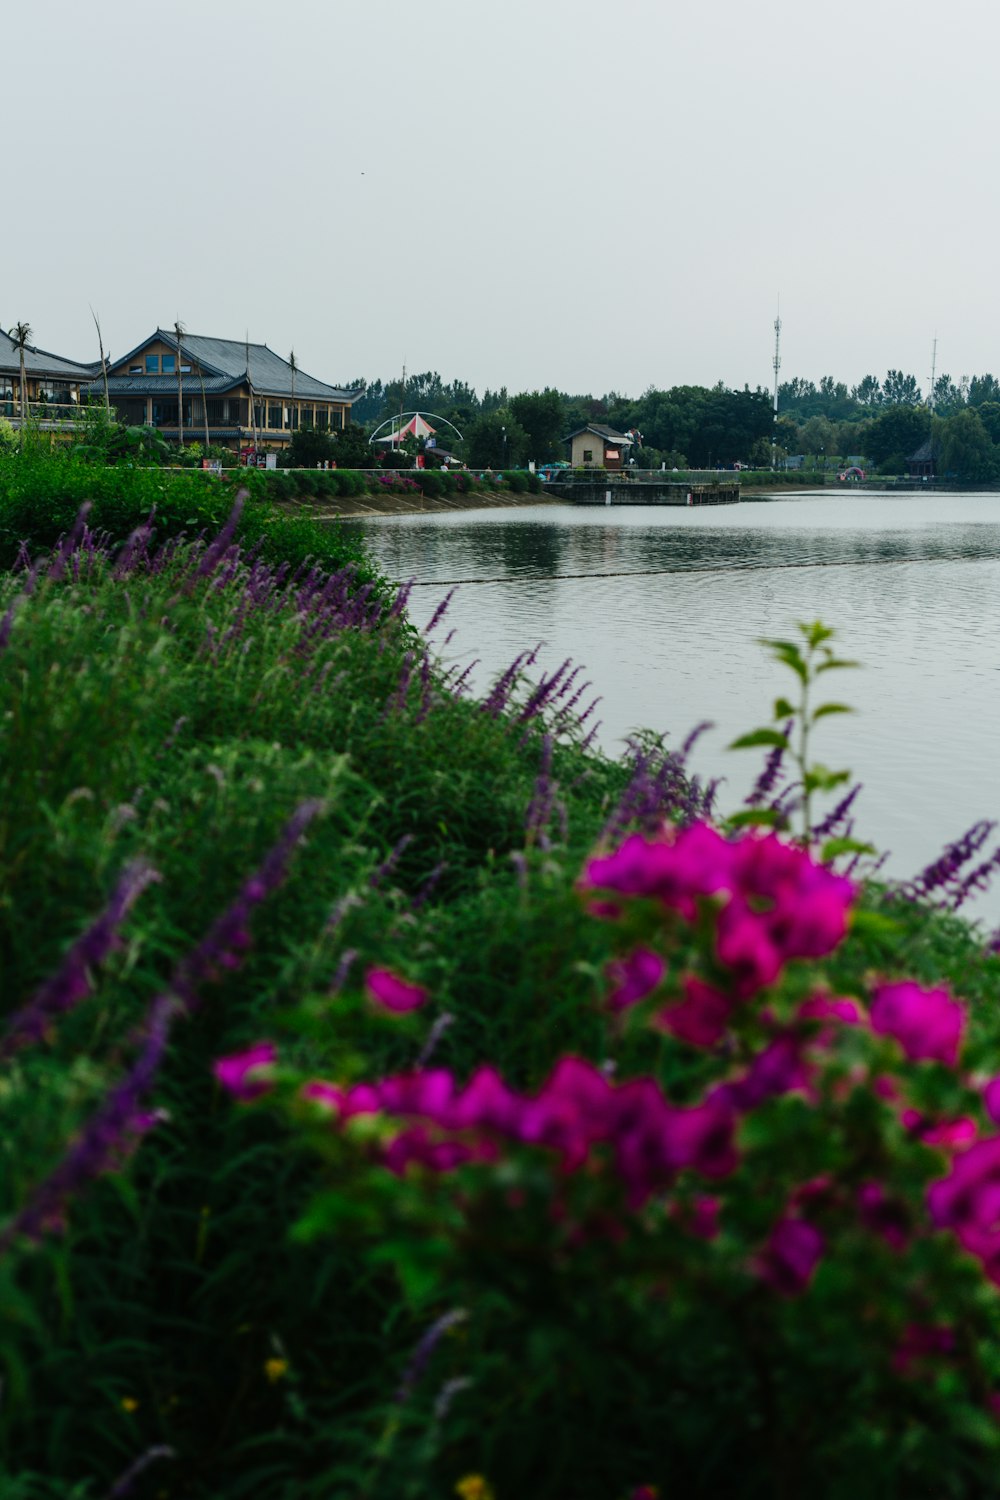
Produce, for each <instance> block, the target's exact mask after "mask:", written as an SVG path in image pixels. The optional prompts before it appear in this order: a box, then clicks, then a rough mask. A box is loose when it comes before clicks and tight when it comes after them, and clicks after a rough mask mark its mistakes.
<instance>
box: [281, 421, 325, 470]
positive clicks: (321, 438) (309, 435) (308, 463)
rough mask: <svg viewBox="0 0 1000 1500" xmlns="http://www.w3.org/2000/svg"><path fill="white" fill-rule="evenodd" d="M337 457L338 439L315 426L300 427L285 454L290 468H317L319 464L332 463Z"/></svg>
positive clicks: (293, 435)
mask: <svg viewBox="0 0 1000 1500" xmlns="http://www.w3.org/2000/svg"><path fill="white" fill-rule="evenodd" d="M336 457H337V444H336V440H335V439H334V438H333V437H332V436H331V435H330V433H328V432H319V431H318V430H317V429H316V428H315V427H299V428H297V429H296V430H295V432H293V433H292V440H291V442H290V443H289V445H288V449H287V452H286V454H285V461H286V463H287V465H288V467H289V468H290V469H315V467H316V465H317V464H323V463H332V462H333V461H334V460H335V459H336Z"/></svg>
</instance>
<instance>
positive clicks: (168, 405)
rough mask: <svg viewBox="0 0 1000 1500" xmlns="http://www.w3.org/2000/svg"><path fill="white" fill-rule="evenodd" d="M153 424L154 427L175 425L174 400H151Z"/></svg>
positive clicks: (175, 405)
mask: <svg viewBox="0 0 1000 1500" xmlns="http://www.w3.org/2000/svg"><path fill="white" fill-rule="evenodd" d="M153 425H154V426H155V427H176V426H177V402H176V401H154V402H153Z"/></svg>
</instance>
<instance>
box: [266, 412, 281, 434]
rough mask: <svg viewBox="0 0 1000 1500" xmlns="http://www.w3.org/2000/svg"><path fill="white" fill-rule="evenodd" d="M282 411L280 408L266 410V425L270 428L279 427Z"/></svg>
mask: <svg viewBox="0 0 1000 1500" xmlns="http://www.w3.org/2000/svg"><path fill="white" fill-rule="evenodd" d="M281 417H282V410H281V407H280V406H269V407H268V408H267V425H268V427H270V428H272V429H273V428H275V427H279V428H280V426H281Z"/></svg>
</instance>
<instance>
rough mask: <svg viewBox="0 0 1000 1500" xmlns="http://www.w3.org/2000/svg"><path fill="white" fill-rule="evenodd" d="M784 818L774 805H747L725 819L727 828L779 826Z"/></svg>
mask: <svg viewBox="0 0 1000 1500" xmlns="http://www.w3.org/2000/svg"><path fill="white" fill-rule="evenodd" d="M784 822H785V819H784V818H783V816H782V815H781V813H780V812H779V811H778V809H777V808H776V807H749V808H747V810H746V812H738V813H733V815H732V817H731V818H727V819H726V827H727V828H779V827H781V826H782V825H783V824H784Z"/></svg>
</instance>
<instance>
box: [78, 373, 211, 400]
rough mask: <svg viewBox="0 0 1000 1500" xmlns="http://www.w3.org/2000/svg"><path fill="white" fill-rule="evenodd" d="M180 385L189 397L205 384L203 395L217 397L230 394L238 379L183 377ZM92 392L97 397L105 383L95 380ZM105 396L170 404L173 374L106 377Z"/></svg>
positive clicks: (174, 382) (174, 395) (199, 391)
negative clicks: (151, 398) (157, 400)
mask: <svg viewBox="0 0 1000 1500" xmlns="http://www.w3.org/2000/svg"><path fill="white" fill-rule="evenodd" d="M181 382H182V384H183V386H184V390H185V393H186V394H187V395H189V396H200V395H201V387H202V383H203V382H204V386H205V395H206V396H213V395H218V394H219V393H220V392H225V391H231V390H232V389H233V388H234V387H235V386H237V385H239V381H238V380H232V379H231V378H230V377H229V376H228V375H205V376H203V377H202V380H199V379H198V377H197V375H182V376H181ZM91 390H93V391H97V392H98V394H101V393H103V391H104V381H103V380H100V379H98V380H95V381H94V383H93V385H92V387H91ZM108 394H109V395H110V396H152V397H153V398H154V399H155V398H156V397H159V396H162V397H163V399H164V400H166V401H169V400H170V397H171V396H173V397H176V395H177V376H176V375H109V376H108Z"/></svg>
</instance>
